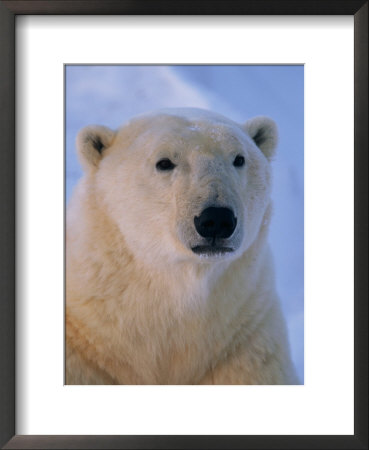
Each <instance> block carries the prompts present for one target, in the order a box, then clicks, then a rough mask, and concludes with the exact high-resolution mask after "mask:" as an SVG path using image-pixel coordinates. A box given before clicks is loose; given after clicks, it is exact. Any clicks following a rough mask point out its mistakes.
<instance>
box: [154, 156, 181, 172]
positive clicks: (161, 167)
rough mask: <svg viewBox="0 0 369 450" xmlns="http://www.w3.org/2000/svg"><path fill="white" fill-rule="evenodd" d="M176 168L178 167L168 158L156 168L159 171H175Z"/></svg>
mask: <svg viewBox="0 0 369 450" xmlns="http://www.w3.org/2000/svg"><path fill="white" fill-rule="evenodd" d="M175 166H176V165H175V164H173V163H172V161H171V160H170V159H168V158H163V159H161V160H160V161H158V162H157V163H156V168H157V169H158V170H173V169H174V168H175Z"/></svg>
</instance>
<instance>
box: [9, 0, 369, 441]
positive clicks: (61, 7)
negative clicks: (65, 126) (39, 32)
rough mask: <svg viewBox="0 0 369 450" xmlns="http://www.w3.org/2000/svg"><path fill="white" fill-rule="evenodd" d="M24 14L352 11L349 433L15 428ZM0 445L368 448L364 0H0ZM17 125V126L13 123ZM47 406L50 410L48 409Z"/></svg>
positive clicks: (246, 13) (348, 13)
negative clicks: (110, 432)
mask: <svg viewBox="0 0 369 450" xmlns="http://www.w3.org/2000/svg"><path fill="white" fill-rule="evenodd" d="M20 14H22V15H24V14H122V15H133V14H147V15H168V14H178V15H184V14H187V15H202V14H207V15H209V14H210V15H230V14H237V15H254V14H258V15H267V14H268V15H307V14H309V15H342V14H345V15H353V16H354V42H355V49H354V56H355V62H354V65H355V67H354V70H355V78H354V79H355V90H354V102H355V109H354V111H355V125H354V137H355V156H354V157H355V162H354V167H355V174H354V175H355V186H354V188H355V199H354V207H355V228H354V229H355V242H354V251H355V259H354V261H355V268H354V269H355V285H354V295H355V303H354V307H355V338H354V343H355V350H354V355H355V364H354V370H355V374H354V380H355V392H354V401H355V405H354V414H355V416H354V429H355V432H354V435H347V436H346V435H344V436H301V435H296V436H249V435H245V436H241V435H239V436H128V435H126V436H28V435H27V436H17V435H15V395H16V393H15V375H16V374H15V327H16V324H15V295H16V281H17V282H18V283H19V282H21V281H20V280H16V279H15V250H16V241H15V226H16V216H15V211H16V207H15V197H16V195H15V194H16V193H15V163H16V154H15V139H16V135H15V131H16V130H15V95H16V92H15V18H16V16H17V15H20ZM0 61H1V62H0V136H1V164H0V183H1V189H0V198H1V200H0V240H1V241H0V242H1V244H0V249H1V258H0V267H1V270H0V293H1V300H0V348H1V352H0V355H1V356H0V445H2V448H8V449H11V448H13V449H14V448H17V449H22V448H24V449H25V448H45V449H46V448H47V449H51V448H76V449H82V448H86V449H93V448H106V449H108V448H109V449H113V448H117V449H118V448H145V449H153V448H163V449H164V448H172V449H179V448H189V449H195V448H203V449H205V448H212V449H218V448H228V449H233V448H234V449H236V448H238V449H241V448H250V449H251V448H253V449H288V448H291V449H292V448H294V449H310V448H317V449H367V448H368V1H367V0H245V1H241V0H228V1H227V2H225V1H223V0H219V1H214V0H211V1H209V0H203V1H198V0H187V1H185V2H184V1H176V2H174V1H170V0H156V1H153V2H148V1H147V0H146V1H145V0H134V1H133V0H65V1H64V0H42V1H34V0H27V1H21V0H10V1H0ZM17 131H18V132H19V130H17ZM50 413H51V412H50Z"/></svg>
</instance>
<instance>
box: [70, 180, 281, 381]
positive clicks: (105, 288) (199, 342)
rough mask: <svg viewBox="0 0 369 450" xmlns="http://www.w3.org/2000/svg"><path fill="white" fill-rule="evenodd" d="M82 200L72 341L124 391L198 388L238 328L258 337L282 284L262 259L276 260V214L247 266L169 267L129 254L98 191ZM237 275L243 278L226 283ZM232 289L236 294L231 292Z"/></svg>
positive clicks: (76, 217)
mask: <svg viewBox="0 0 369 450" xmlns="http://www.w3.org/2000/svg"><path fill="white" fill-rule="evenodd" d="M78 189H85V190H86V192H87V191H88V190H89V189H92V186H91V185H89V184H88V181H85V182H84V183H81V184H80V186H79V187H78ZM80 197H81V196H75V198H80ZM84 199H85V200H84V203H83V204H79V203H77V202H74V203H73V202H72V203H71V205H70V207H69V209H68V222H73V226H70V227H68V228H67V340H68V337H69V336H70V337H71V336H72V335H73V339H72V340H70V341H73V345H74V346H75V347H76V348H75V350H76V351H78V350H80V351H81V352H82V350H83V349H82V347H83V348H84V349H85V348H86V347H87V348H89V347H93V351H92V352H91V355H92V356H91V359H96V361H91V362H92V363H94V364H97V365H98V366H99V368H100V369H101V370H103V371H105V372H106V373H107V374H108V375H109V376H110V377H111V379H112V380H113V381H114V382H116V383H119V384H136V383H137V384H154V383H155V384H156V383H157V384H167V383H168V384H189V382H192V383H193V382H195V383H196V382H199V381H200V380H201V378H202V377H203V376H204V374H205V372H206V371H207V370H209V369H210V370H211V365H213V364H214V363H215V362H216V361H219V360H221V359H222V358H223V356H224V354H226V353H227V346H228V345H231V343H233V342H234V339H235V336H236V335H237V332H238V330H239V329H240V327H243V328H245V326H246V327H247V326H249V327H250V332H251V331H252V329H253V328H254V327H255V326H257V324H258V321H260V320H262V317H263V315H264V314H265V311H266V310H267V309H268V308H269V307H270V305H269V304H268V292H269V290H270V289H273V284H274V280H270V279H266V277H265V275H264V274H266V273H268V274H270V271H269V270H268V268H267V267H266V264H267V263H266V262H265V261H268V258H266V257H265V258H262V257H260V255H261V254H265V256H266V255H267V253H268V247H267V244H266V234H267V228H268V223H269V215H270V211H269V210H268V212H267V213H266V216H265V218H264V225H263V226H262V229H261V231H260V233H259V236H258V237H257V239H256V241H255V242H254V244H253V245H252V246H251V247H250V248H249V250H247V252H246V253H245V254H244V255H243V256H242V257H241V259H240V260H237V261H234V262H232V263H227V264H223V263H222V264H217V265H216V266H210V265H207V264H199V265H198V266H194V265H193V264H192V263H191V264H190V263H180V264H178V265H172V266H170V268H168V269H167V270H162V269H161V268H155V267H147V266H145V265H144V264H143V263H141V262H140V261H137V260H136V259H135V258H134V256H133V255H132V254H130V253H129V252H128V250H127V248H126V246H125V242H124V238H123V236H122V235H121V233H120V232H119V229H118V227H117V226H116V225H115V224H114V223H112V221H111V220H110V219H109V217H107V215H106V214H104V211H103V210H102V209H101V207H99V205H98V203H97V202H96V199H95V197H94V193H93V191H92V190H91V192H90V195H88V201H87V202H86V196H84ZM86 227H89V229H86ZM72 233H73V234H72ZM71 241H74V242H73V245H69V243H70V242H71ZM256 253H257V254H258V258H257V259H256V258H254V255H256ZM255 259H256V260H257V261H258V262H259V265H258V266H255V264H254V261H255ZM241 260H242V261H241ZM72 262H73V264H72ZM71 266H73V271H71V270H69V267H71ZM76 267H77V270H76ZM245 268H246V269H245ZM169 269H170V270H169ZM241 271H242V273H241ZM255 274H256V276H255ZM229 277H231V278H233V277H235V279H236V280H238V281H237V282H235V283H225V282H224V281H225V280H226V279H227V278H229ZM251 280H252V281H251ZM250 283H252V284H253V285H254V286H251V285H250ZM224 285H227V286H233V289H234V292H229V291H227V292H225V289H224V288H223V286H224ZM261 285H262V286H263V291H264V292H265V298H264V299H263V296H261V298H260V286H261ZM246 288H247V289H246ZM256 290H257V291H258V292H259V295H258V298H256V297H254V296H253V293H254V292H256ZM148 292H150V297H148V295H147V293H148ZM240 292H245V293H246V292H247V297H246V296H245V297H242V295H240ZM245 295H246V294H245ZM240 297H241V298H243V301H242V302H240ZM184 330H186V332H185V331H184ZM189 331H190V332H189ZM78 346H80V347H81V348H80V349H78ZM100 349H104V350H100ZM83 351H84V352H85V353H86V354H87V355H88V352H87V351H85V350H83ZM87 357H88V356H87ZM199 362H200V363H199ZM122 366H124V367H125V370H124V371H123V370H121V367H122ZM127 367H129V370H127ZM121 373H124V376H123V377H122V376H121ZM189 380H191V381H189Z"/></svg>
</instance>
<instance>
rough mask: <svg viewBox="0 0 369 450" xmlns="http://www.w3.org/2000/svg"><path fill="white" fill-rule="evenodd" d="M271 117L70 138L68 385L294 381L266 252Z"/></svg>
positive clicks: (95, 131)
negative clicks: (76, 169)
mask: <svg viewBox="0 0 369 450" xmlns="http://www.w3.org/2000/svg"><path fill="white" fill-rule="evenodd" d="M276 143H277V128H276V125H275V123H274V121H272V120H271V119H269V118H266V117H256V118H253V119H250V120H248V121H246V123H244V124H238V123H235V122H233V121H232V120H229V119H227V118H226V117H223V116H221V115H219V114H215V113H213V112H210V111H204V110H200V109H196V108H181V109H166V110H159V111H157V112H153V113H149V114H146V115H142V116H139V117H137V118H134V119H132V120H131V121H129V122H127V123H126V124H124V125H123V126H122V127H121V128H120V129H119V130H117V131H113V130H111V129H109V128H106V127H104V126H88V127H86V128H84V129H83V130H81V131H80V133H79V134H78V136H77V150H78V156H79V159H80V162H81V164H82V166H83V168H84V176H83V178H82V179H81V180H80V182H79V184H78V185H77V187H76V189H75V192H74V194H73V196H72V199H71V201H70V204H69V206H68V210H67V254H66V295H67V300H66V383H67V384H175V385H180V384H188V385H189V384H227V385H228V384H232V385H233V384H297V383H298V380H297V378H296V375H295V371H294V367H293V364H292V362H291V358H290V353H289V344H288V340H287V333H286V325H285V321H284V318H283V316H282V313H281V308H280V304H279V299H278V295H277V293H276V288H275V280H274V269H273V262H272V256H271V253H270V249H269V246H268V239H267V238H268V228H269V223H270V219H271V199H270V192H271V166H270V160H271V158H272V156H273V154H274V149H275V147H276Z"/></svg>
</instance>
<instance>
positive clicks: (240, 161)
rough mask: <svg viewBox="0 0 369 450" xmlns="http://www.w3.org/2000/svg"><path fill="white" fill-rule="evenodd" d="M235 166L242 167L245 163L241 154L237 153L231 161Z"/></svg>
mask: <svg viewBox="0 0 369 450" xmlns="http://www.w3.org/2000/svg"><path fill="white" fill-rule="evenodd" d="M233 165H234V166H235V167H242V166H244V165H245V158H244V157H243V156H241V155H237V156H236V157H235V159H234V161H233Z"/></svg>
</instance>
